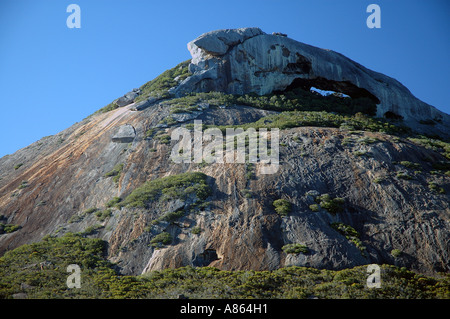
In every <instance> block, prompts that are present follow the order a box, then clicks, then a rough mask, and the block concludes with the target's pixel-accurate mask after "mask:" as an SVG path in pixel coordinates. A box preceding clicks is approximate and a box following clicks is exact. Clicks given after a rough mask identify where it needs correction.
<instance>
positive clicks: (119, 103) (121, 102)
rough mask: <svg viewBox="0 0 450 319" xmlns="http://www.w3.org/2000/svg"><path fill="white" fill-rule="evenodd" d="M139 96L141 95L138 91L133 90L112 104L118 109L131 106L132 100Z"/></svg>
mask: <svg viewBox="0 0 450 319" xmlns="http://www.w3.org/2000/svg"><path fill="white" fill-rule="evenodd" d="M139 94H141V90H140V89H133V90H132V91H130V92H128V93H127V94H125V95H124V96H121V97H119V98H118V99H116V100H114V101H113V103H114V104H116V105H117V106H119V107H122V106H125V105H128V104H131V103H133V102H134V99H135V98H137V97H138V96H139Z"/></svg>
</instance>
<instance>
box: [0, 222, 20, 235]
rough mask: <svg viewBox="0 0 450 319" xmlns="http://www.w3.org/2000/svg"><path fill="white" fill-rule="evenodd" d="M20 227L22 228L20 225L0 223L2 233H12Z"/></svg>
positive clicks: (0, 232)
mask: <svg viewBox="0 0 450 319" xmlns="http://www.w3.org/2000/svg"><path fill="white" fill-rule="evenodd" d="M19 229H20V226H19V225H14V224H3V223H0V234H2V233H6V234H10V233H12V232H15V231H16V230H19Z"/></svg>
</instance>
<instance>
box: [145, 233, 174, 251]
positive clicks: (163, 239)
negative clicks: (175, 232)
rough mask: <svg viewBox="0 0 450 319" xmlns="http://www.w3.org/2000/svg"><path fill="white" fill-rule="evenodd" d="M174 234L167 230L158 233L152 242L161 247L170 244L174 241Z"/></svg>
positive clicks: (153, 244)
mask: <svg viewBox="0 0 450 319" xmlns="http://www.w3.org/2000/svg"><path fill="white" fill-rule="evenodd" d="M172 240H173V238H172V236H171V235H170V234H169V233H167V232H162V233H160V234H158V235H156V236H155V237H154V238H153V239H152V240H151V241H150V244H151V245H152V246H154V247H157V248H160V247H162V246H163V245H169V244H170V243H172Z"/></svg>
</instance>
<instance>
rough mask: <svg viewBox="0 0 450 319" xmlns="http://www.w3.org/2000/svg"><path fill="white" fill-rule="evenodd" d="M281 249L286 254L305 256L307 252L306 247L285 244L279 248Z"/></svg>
mask: <svg viewBox="0 0 450 319" xmlns="http://www.w3.org/2000/svg"><path fill="white" fill-rule="evenodd" d="M281 249H282V250H283V251H284V252H285V253H286V254H300V253H303V254H307V253H308V252H309V249H308V247H306V246H305V245H301V244H287V245H284V246H283V247H281Z"/></svg>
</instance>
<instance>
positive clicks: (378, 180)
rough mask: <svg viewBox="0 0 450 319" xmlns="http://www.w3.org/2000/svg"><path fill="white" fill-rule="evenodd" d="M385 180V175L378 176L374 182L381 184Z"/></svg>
mask: <svg viewBox="0 0 450 319" xmlns="http://www.w3.org/2000/svg"><path fill="white" fill-rule="evenodd" d="M384 180H385V178H384V177H381V176H378V177H375V178H374V179H373V182H374V183H376V184H381V183H382V182H384Z"/></svg>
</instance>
